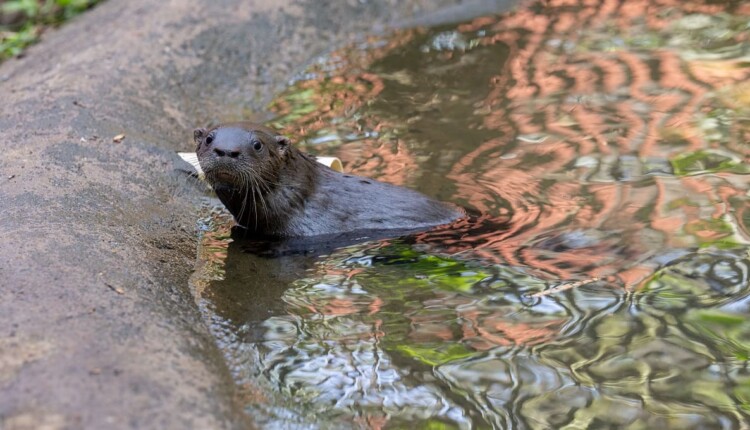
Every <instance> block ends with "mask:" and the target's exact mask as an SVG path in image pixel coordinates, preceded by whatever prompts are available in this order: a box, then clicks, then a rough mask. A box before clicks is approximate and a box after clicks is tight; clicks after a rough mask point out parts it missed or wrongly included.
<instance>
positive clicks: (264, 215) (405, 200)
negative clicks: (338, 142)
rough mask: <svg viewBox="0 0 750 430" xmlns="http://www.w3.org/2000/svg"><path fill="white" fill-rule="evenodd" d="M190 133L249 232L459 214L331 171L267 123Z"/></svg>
mask: <svg viewBox="0 0 750 430" xmlns="http://www.w3.org/2000/svg"><path fill="white" fill-rule="evenodd" d="M193 134H194V139H195V143H196V144H197V148H196V153H197V155H198V161H199V163H200V166H201V168H202V169H203V171H204V172H205V177H206V180H207V181H208V183H209V184H210V185H211V186H212V188H213V189H214V191H215V192H216V195H217V196H218V197H219V199H220V200H221V202H222V203H223V204H224V205H225V206H226V207H227V209H228V210H229V212H231V214H232V215H233V216H234V218H235V220H236V221H237V223H238V224H239V225H240V226H242V227H244V228H245V229H247V232H248V233H250V234H251V235H253V236H257V237H273V238H303V237H311V236H323V235H337V234H342V233H352V232H358V231H362V232H364V231H370V232H372V231H394V232H396V231H398V232H417V231H423V230H427V229H430V228H432V227H436V226H438V225H441V224H448V223H450V222H452V221H454V220H456V219H458V218H461V217H463V216H464V212H463V210H461V209H459V208H458V207H455V206H452V205H449V204H446V203H442V202H439V201H436V200H433V199H431V198H429V197H427V196H425V195H423V194H421V193H419V192H417V191H414V190H410V189H407V188H403V187H398V186H395V185H390V184H386V183H383V182H379V181H376V180H373V179H370V178H365V177H361V176H355V175H350V174H345V173H340V172H337V171H334V170H332V169H330V168H328V167H326V166H324V165H323V164H320V163H318V162H317V161H316V160H315V158H314V157H312V156H311V155H308V154H305V153H304V152H302V151H300V150H299V149H297V148H296V147H295V146H294V145H292V142H291V141H290V140H289V139H288V138H286V137H284V136H282V135H280V134H279V133H277V132H276V131H274V130H273V129H271V128H269V127H265V126H262V125H258V124H252V123H245V122H241V123H231V124H225V125H218V126H216V127H213V128H211V129H205V128H198V129H196V130H195V131H194V133H193Z"/></svg>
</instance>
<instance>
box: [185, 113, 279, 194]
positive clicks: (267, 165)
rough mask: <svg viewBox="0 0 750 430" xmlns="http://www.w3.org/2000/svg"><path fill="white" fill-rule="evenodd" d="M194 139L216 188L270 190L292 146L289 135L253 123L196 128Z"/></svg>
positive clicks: (209, 178)
mask: <svg viewBox="0 0 750 430" xmlns="http://www.w3.org/2000/svg"><path fill="white" fill-rule="evenodd" d="M193 138H194V139H195V143H196V145H197V148H196V153H197V154H198V161H199V162H200V165H201V168H202V169H203V171H204V172H205V174H206V180H207V181H208V182H209V183H210V184H211V185H212V186H213V187H214V189H217V190H218V189H220V188H228V189H245V188H249V189H254V190H258V191H263V190H264V189H267V188H268V187H269V186H271V184H273V183H275V182H276V180H275V178H276V176H277V175H278V172H279V170H280V168H281V164H282V163H283V162H284V160H285V158H286V157H287V156H288V155H289V150H290V148H291V144H290V141H289V139H287V138H286V137H284V136H281V135H279V134H278V133H276V132H275V131H274V130H272V129H270V128H267V127H264V126H261V125H256V124H250V123H235V124H226V125H219V126H216V127H213V128H211V129H208V130H207V129H205V128H197V129H195V131H194V132H193Z"/></svg>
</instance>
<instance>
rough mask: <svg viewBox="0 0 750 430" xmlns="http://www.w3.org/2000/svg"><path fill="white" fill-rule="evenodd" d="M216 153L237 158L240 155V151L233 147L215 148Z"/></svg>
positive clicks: (220, 155)
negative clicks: (232, 148)
mask: <svg viewBox="0 0 750 430" xmlns="http://www.w3.org/2000/svg"><path fill="white" fill-rule="evenodd" d="M214 153H215V154H216V155H217V156H219V157H229V158H237V157H239V156H240V151H236V150H231V149H222V148H214Z"/></svg>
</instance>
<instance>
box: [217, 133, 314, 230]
mask: <svg viewBox="0 0 750 430" xmlns="http://www.w3.org/2000/svg"><path fill="white" fill-rule="evenodd" d="M323 168H324V167H323V166H322V165H321V164H319V163H318V162H317V161H315V160H314V159H313V158H312V157H310V156H308V155H307V154H305V153H303V152H301V151H299V150H297V149H296V148H294V147H291V148H289V149H288V152H287V154H285V156H284V157H283V158H282V160H281V162H280V163H279V164H278V165H276V166H274V169H272V171H271V174H269V175H267V176H265V177H263V178H259V179H258V180H256V181H255V183H246V184H244V186H242V187H238V188H232V189H223V190H222V189H217V190H216V194H217V195H218V197H219V199H220V200H221V202H222V203H224V205H225V206H226V207H227V209H229V212H231V213H232V215H233V216H234V218H235V220H236V221H237V223H239V224H240V225H241V226H243V227H245V228H246V229H247V230H248V233H250V234H251V235H254V236H271V237H278V236H282V235H283V232H286V231H288V229H287V226H288V224H289V221H290V220H291V219H292V218H293V217H294V216H295V215H296V214H298V213H300V212H302V211H304V208H305V202H306V200H307V198H308V197H309V196H310V195H311V194H312V193H313V192H314V191H315V188H316V187H317V185H318V178H319V176H320V173H319V169H323ZM260 179H262V180H260Z"/></svg>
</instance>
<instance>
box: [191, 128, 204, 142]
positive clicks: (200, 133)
mask: <svg viewBox="0 0 750 430" xmlns="http://www.w3.org/2000/svg"><path fill="white" fill-rule="evenodd" d="M204 137H206V129H205V128H196V129H195V130H193V140H195V143H201V139H203V138H204Z"/></svg>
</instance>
